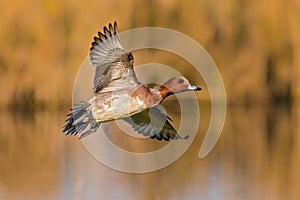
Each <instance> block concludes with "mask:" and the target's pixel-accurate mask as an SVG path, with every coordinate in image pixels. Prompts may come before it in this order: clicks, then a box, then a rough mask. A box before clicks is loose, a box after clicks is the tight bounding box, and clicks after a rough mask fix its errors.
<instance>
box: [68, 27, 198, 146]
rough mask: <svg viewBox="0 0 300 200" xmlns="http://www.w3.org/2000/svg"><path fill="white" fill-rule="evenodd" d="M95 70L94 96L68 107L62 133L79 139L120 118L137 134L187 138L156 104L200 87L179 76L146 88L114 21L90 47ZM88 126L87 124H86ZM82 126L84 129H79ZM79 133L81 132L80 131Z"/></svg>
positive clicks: (162, 137) (159, 138)
mask: <svg viewBox="0 0 300 200" xmlns="http://www.w3.org/2000/svg"><path fill="white" fill-rule="evenodd" d="M90 60H91V62H92V64H93V66H94V67H95V68H96V69H95V75H94V88H93V90H94V96H93V97H92V98H91V99H90V100H89V101H87V102H84V101H81V102H80V103H79V104H77V105H75V106H74V107H73V108H72V109H71V111H72V112H71V113H70V114H68V115H67V116H68V117H69V118H68V119H67V120H66V125H65V126H64V128H63V132H65V133H66V134H67V135H68V134H71V135H76V134H78V133H81V135H80V137H79V138H80V139H81V138H83V137H86V136H88V135H90V134H92V133H94V132H96V131H97V129H98V128H99V126H100V124H101V123H103V122H107V121H112V120H117V119H122V120H124V121H126V122H127V123H129V124H130V125H131V126H132V128H133V129H134V130H135V131H137V132H138V133H139V134H143V135H144V136H147V137H150V138H152V139H158V140H162V139H164V140H167V141H168V140H170V139H187V138H188V135H187V136H185V137H182V136H180V135H179V134H177V131H176V130H175V129H174V127H173V126H172V125H171V124H170V121H172V120H171V119H170V118H169V117H168V116H167V115H166V114H165V113H164V112H163V111H162V110H161V109H159V108H158V105H159V104H160V103H161V102H162V101H163V100H164V99H165V98H166V97H167V96H169V95H172V94H176V93H180V92H185V91H195V90H201V88H200V87H197V86H193V85H191V84H190V83H189V81H188V80H187V79H186V78H184V77H181V76H178V77H173V78H171V79H170V80H168V81H166V82H165V83H164V84H162V85H160V86H157V87H154V88H149V87H148V86H147V85H145V84H143V83H141V82H139V81H138V80H137V78H136V75H135V73H134V69H133V61H134V59H133V55H132V53H131V52H126V51H125V49H124V48H123V47H122V46H121V43H120V38H119V35H118V31H117V23H116V22H114V24H113V25H112V24H111V23H110V24H109V25H108V27H104V28H103V33H101V32H98V37H94V42H93V43H92V47H91V48H90ZM88 125H89V127H88ZM85 129H88V130H86V131H85V132H83V131H84V130H85ZM82 132H83V133H82Z"/></svg>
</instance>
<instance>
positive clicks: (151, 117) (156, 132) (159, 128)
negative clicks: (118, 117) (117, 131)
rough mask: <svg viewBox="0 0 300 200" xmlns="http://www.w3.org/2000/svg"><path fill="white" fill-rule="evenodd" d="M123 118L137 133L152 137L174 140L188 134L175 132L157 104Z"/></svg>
mask: <svg viewBox="0 0 300 200" xmlns="http://www.w3.org/2000/svg"><path fill="white" fill-rule="evenodd" d="M123 120H124V121H126V122H127V123H129V124H130V125H131V126H132V128H133V129H134V130H135V131H137V132H138V133H139V134H142V135H144V136H147V137H150V138H152V139H157V140H162V139H164V140H166V141H169V140H170V139H173V140H176V139H187V138H188V135H187V136H185V137H182V136H180V135H179V134H178V133H177V131H176V130H175V129H174V127H173V126H172V125H171V124H170V122H169V120H171V119H170V118H169V117H168V116H167V115H166V114H165V113H164V112H163V111H162V110H161V109H160V108H159V107H158V106H155V107H152V108H150V109H148V110H145V111H143V112H141V113H138V114H135V115H133V116H130V117H126V118H123ZM171 121H172V120H171Z"/></svg>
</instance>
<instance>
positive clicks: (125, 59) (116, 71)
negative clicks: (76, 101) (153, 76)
mask: <svg viewBox="0 0 300 200" xmlns="http://www.w3.org/2000/svg"><path fill="white" fill-rule="evenodd" d="M90 60H91V62H92V64H93V66H94V67H96V70H95V75H94V92H95V93H96V92H98V91H100V90H102V89H103V88H104V87H106V86H107V85H108V84H110V83H112V82H116V80H119V79H121V78H123V79H128V81H127V82H130V83H133V84H137V80H136V77H135V74H134V71H133V66H132V62H131V61H132V60H133V56H132V54H131V53H127V52H126V51H125V50H124V48H123V47H122V46H121V42H120V38H119V34H118V27H117V23H116V22H114V24H113V25H112V24H111V23H109V25H108V27H106V26H105V27H104V28H103V33H101V32H100V31H99V32H98V37H94V42H93V43H92V47H91V48H90ZM124 68H129V70H124ZM124 72H125V73H124ZM126 73H127V74H126ZM124 77H125V78H124ZM117 85H122V84H117Z"/></svg>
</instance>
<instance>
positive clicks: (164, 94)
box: [159, 85, 174, 99]
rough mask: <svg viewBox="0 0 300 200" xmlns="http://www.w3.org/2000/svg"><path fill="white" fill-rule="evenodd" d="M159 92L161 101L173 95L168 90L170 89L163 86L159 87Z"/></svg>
mask: <svg viewBox="0 0 300 200" xmlns="http://www.w3.org/2000/svg"><path fill="white" fill-rule="evenodd" d="M159 92H160V94H161V96H162V98H163V99H164V98H166V97H167V96H170V95H172V94H174V93H173V92H172V91H171V90H170V88H168V87H166V86H164V85H161V86H159Z"/></svg>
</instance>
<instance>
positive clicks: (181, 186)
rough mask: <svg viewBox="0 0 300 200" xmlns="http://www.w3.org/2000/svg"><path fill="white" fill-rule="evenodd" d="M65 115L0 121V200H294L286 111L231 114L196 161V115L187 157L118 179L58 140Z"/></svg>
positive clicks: (292, 136) (71, 141)
mask: <svg viewBox="0 0 300 200" xmlns="http://www.w3.org/2000/svg"><path fill="white" fill-rule="evenodd" d="M175 110H176V109H175ZM64 114H65V113H56V112H37V113H34V114H33V115H32V116H25V117H20V116H19V115H16V114H15V115H14V114H12V113H9V112H1V113H0V161H1V165H0V199H40V198H43V199H99V198H100V199H299V198H300V192H299V190H298V188H299V187H298V186H299V184H300V172H299V170H298V169H299V168H300V160H299V156H300V148H299V143H297V138H299V133H298V132H297V131H296V130H295V129H294V125H293V123H294V122H295V119H292V117H291V112H290V110H289V109H288V108H286V107H284V106H282V107H276V108H274V107H271V108H262V107H249V108H244V107H230V108H229V109H228V114H227V119H226V123H225V128H224V132H223V134H222V136H221V138H220V140H219V142H218V143H217V145H216V147H215V148H214V149H213V151H212V152H211V154H209V156H208V157H206V158H205V159H202V160H200V159H198V151H199V148H200V145H201V143H202V140H203V137H204V135H203V134H204V133H205V131H206V129H207V126H208V123H209V121H208V120H209V116H210V112H209V110H208V109H205V108H202V107H201V123H200V127H199V133H198V134H197V136H196V138H195V140H194V142H193V144H192V145H191V147H190V148H189V149H188V151H187V152H186V153H185V154H184V155H183V156H182V157H181V158H180V159H179V160H177V161H176V162H174V163H173V164H171V165H170V166H168V167H166V168H163V169H161V170H159V171H155V172H151V173H147V174H127V173H122V172H117V171H114V170H112V169H110V168H108V167H106V166H104V165H102V164H101V163H99V162H98V161H96V160H95V159H94V158H93V157H92V156H91V155H90V154H89V153H88V152H87V151H86V150H85V149H84V147H83V145H82V144H81V142H80V141H79V140H78V139H77V138H75V137H65V136H64V135H63V134H62V133H61V127H62V125H63V121H64ZM171 115H173V118H174V117H176V112H175V113H171ZM176 120H177V119H176ZM176 120H174V121H176ZM113 139H115V138H113ZM148 143H149V141H147V144H148ZM155 145H157V144H154V145H153V147H151V148H154V147H155ZM158 146H159V145H158ZM131 148H134V147H131Z"/></svg>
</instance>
